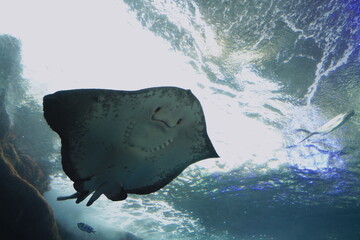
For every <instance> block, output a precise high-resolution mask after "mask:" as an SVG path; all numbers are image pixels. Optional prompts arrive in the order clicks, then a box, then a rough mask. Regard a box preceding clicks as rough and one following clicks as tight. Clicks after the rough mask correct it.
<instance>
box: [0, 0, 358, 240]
mask: <svg viewBox="0 0 360 240" xmlns="http://www.w3.org/2000/svg"><path fill="white" fill-rule="evenodd" d="M84 4H85V3H84V2H81V3H78V4H75V5H74V6H72V8H71V9H73V10H72V11H71V12H70V13H68V18H67V20H66V21H65V22H62V21H58V20H57V21H56V19H57V18H59V17H60V16H57V15H56V12H59V11H55V10H56V9H62V11H66V9H67V7H68V6H71V3H69V2H66V1H65V2H64V3H62V4H58V5H56V6H50V5H45V9H48V12H49V13H52V11H53V12H54V13H53V14H48V15H46V17H48V18H49V22H51V23H55V25H53V26H55V27H56V31H54V35H53V36H54V37H52V36H47V35H46V34H45V35H41V34H40V36H41V38H40V37H39V39H38V42H40V43H46V44H47V45H46V44H40V43H37V44H35V43H34V42H37V41H33V40H34V39H33V38H34V36H32V37H30V36H28V35H26V34H25V33H23V32H21V31H20V32H18V35H17V36H18V37H19V38H20V40H22V44H23V47H24V54H23V57H24V66H25V73H26V74H27V76H28V78H29V79H30V84H33V85H32V87H33V90H32V94H33V96H34V98H41V96H42V95H44V94H45V93H49V92H52V91H55V90H58V89H63V88H75V87H76V88H79V87H106V88H117V89H137V88H143V87H148V86H158V85H175V86H179V87H184V88H190V89H191V90H192V91H193V92H194V94H195V95H196V96H198V98H199V100H200V102H201V103H202V105H203V107H204V111H205V115H206V120H207V122H208V130H209V135H210V138H211V139H212V142H213V143H214V146H215V148H216V149H217V152H218V153H219V155H220V156H221V158H220V159H216V160H214V159H209V160H205V161H202V162H200V163H199V164H196V165H194V166H192V167H190V168H189V169H188V170H186V171H185V172H184V173H183V174H181V175H180V176H179V177H178V178H177V179H175V180H174V181H173V182H172V183H171V184H169V185H168V186H166V187H165V188H164V189H162V190H161V191H159V192H157V193H155V194H151V195H148V196H130V197H129V199H128V200H126V201H124V202H120V203H114V202H110V201H108V200H107V199H105V198H101V199H100V200H99V203H98V202H97V203H96V204H94V206H92V207H91V208H87V207H85V206H83V205H75V204H74V203H73V202H56V201H54V199H55V197H56V196H58V195H66V194H68V193H72V189H71V188H72V186H71V182H70V181H68V180H66V179H65V178H64V176H63V175H62V171H61V170H57V171H56V173H55V174H54V175H53V177H52V179H53V181H52V187H53V190H52V191H51V192H49V193H47V195H46V197H47V199H48V200H49V201H50V203H51V204H52V206H53V207H54V210H55V213H56V215H57V218H58V219H59V221H60V222H62V223H66V224H64V225H65V226H66V228H67V229H68V231H69V232H74V234H79V233H78V232H77V231H78V230H77V229H76V226H75V225H76V222H80V221H81V222H84V221H86V222H88V223H89V224H91V225H92V226H93V227H94V228H95V229H97V231H98V232H101V231H103V232H107V233H109V234H105V235H106V236H104V239H105V238H106V237H109V236H110V235H111V234H110V232H111V231H116V230H122V231H129V232H132V233H133V234H135V235H138V236H139V237H142V238H143V239H145V240H152V239H157V240H159V239H167V240H171V239H174V240H175V239H176V240H181V239H184V240H185V239H199V240H205V239H214V240H229V239H238V240H249V239H253V240H260V239H262V240H305V239H306V240H359V239H360V201H359V199H360V150H359V142H360V61H359V60H360V55H359V51H360V50H359V49H360V48H359V44H360V19H359V16H360V3H359V2H358V1H357V0H353V1H351V0H330V1H320V0H316V1H313V0H303V1H293V0H290V1H285V0H284V1H283V0H279V1H275V0H266V1H260V0H259V1H248V0H245V1H235V0H233V1H231V0H228V1H225V0H224V1H200V0H197V1H190V0H189V1H150V0H149V1H147V0H131V1H130V0H124V2H122V1H118V2H116V1H104V3H103V4H102V5H101V4H98V3H95V2H92V1H91V2H90V3H86V4H88V5H86V6H88V8H84V7H83V6H84ZM15 9H16V8H15ZM64 9H65V10H64ZM95 13H96V14H95ZM53 15H54V17H53ZM79 15H81V16H82V18H81V20H79V18H78V16H79ZM105 15H106V17H105ZM53 19H55V20H53ZM0 26H1V25H0ZM64 26H66V27H65V28H64ZM73 26H74V29H82V30H83V31H77V30H74V29H73V28H72V27H73ZM14 28H15V27H14ZM19 29H21V28H19ZM62 31H64V32H62ZM62 33H65V34H62ZM94 33H97V34H94ZM14 34H15V35H16V32H14ZM44 36H45V37H44ZM64 36H65V37H64ZM44 39H45V40H46V41H45V40H44ZM59 39H61V40H62V41H61V43H59V42H58V40H59ZM56 44H58V45H56ZM39 46H41V47H39ZM54 46H59V47H57V48H56V47H54ZM43 48H45V50H47V51H44V50H43V51H44V52H41V49H43ZM56 49H57V50H56ZM59 49H60V50H59ZM50 50H51V51H53V52H52V54H49V52H50ZM37 52H38V53H39V54H40V56H41V57H38V58H34V57H33V56H34V54H33V53H37ZM89 53H91V54H89ZM70 56H71V57H70ZM89 56H90V57H89ZM89 59H90V60H89ZM65 79H66V80H65ZM99 79H101V80H99ZM106 79H111V81H110V82H108V83H106V84H105V83H104V82H105V81H106ZM138 79H141V80H138ZM32 81H33V82H32ZM39 89H40V90H39ZM348 110H354V111H355V115H354V116H353V117H351V118H350V119H349V120H348V121H347V122H346V123H345V124H344V125H342V126H341V127H339V128H338V129H336V130H334V131H333V132H331V133H329V134H326V135H323V136H322V135H316V136H313V137H312V138H310V139H309V140H307V141H305V142H304V143H301V144H299V141H300V140H301V139H303V138H304V137H305V134H304V133H303V132H297V131H296V129H300V128H306V129H309V130H315V129H316V128H317V127H319V126H321V125H322V124H324V123H326V122H327V121H329V120H330V119H331V118H333V117H335V116H337V115H338V114H340V113H343V112H346V111H348ZM58 153H59V152H55V153H54V154H58ZM58 158H59V156H56V157H52V158H51V161H52V163H53V164H54V165H56V164H59V161H58ZM56 166H57V167H58V168H60V166H59V165H56ZM64 213H69V214H64ZM70 213H71V214H70ZM67 215H69V216H70V217H67ZM84 219H85V220H84ZM74 226H75V227H74ZM78 237H80V238H81V237H82V236H81V235H80V236H78ZM94 239H95V238H94ZM109 239H110V237H109Z"/></svg>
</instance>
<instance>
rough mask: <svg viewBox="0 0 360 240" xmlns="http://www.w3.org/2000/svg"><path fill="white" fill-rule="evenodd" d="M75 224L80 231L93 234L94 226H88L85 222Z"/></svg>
mask: <svg viewBox="0 0 360 240" xmlns="http://www.w3.org/2000/svg"><path fill="white" fill-rule="evenodd" d="M77 226H78V228H79V229H80V230H81V231H83V232H87V233H93V234H95V230H94V228H93V227H91V226H89V225H87V224H86V223H82V222H80V223H78V224H77Z"/></svg>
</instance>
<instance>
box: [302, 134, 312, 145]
mask: <svg viewBox="0 0 360 240" xmlns="http://www.w3.org/2000/svg"><path fill="white" fill-rule="evenodd" d="M314 134H315V133H310V134H309V135H307V136H306V137H305V138H304V139H303V140H301V141H300V142H299V143H302V142H303V141H305V140H306V139H308V138H309V137H311V136H312V135H314Z"/></svg>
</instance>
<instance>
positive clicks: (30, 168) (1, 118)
mask: <svg viewBox="0 0 360 240" xmlns="http://www.w3.org/2000/svg"><path fill="white" fill-rule="evenodd" d="M19 46H20V44H19V41H18V40H17V39H15V38H13V37H10V36H0V239H1V240H22V239H24V240H25V239H26V240H32V239H34V240H35V239H36V240H40V239H41V240H61V237H60V235H59V231H58V227H57V225H56V222H55V220H54V215H53V211H52V209H51V208H50V206H49V205H48V204H47V202H46V201H45V199H44V198H43V196H42V193H43V192H44V191H46V190H47V188H48V176H46V175H45V174H44V173H43V169H42V168H41V167H40V166H39V165H38V164H37V162H36V161H34V160H33V159H32V158H31V157H30V156H28V155H26V154H24V153H22V152H21V151H19V150H18V149H17V148H16V147H15V145H14V143H13V142H14V139H15V137H16V136H14V134H13V132H12V126H11V121H10V118H9V115H8V113H7V109H6V107H7V105H11V104H14V103H11V102H9V99H10V98H9V97H8V95H9V92H11V93H12V97H14V92H15V93H16V94H20V95H21V94H22V93H23V94H25V91H24V88H23V87H22V85H21V84H22V83H21V82H20V81H19V80H21V79H22V76H21V69H22V68H21V64H20V47H19ZM20 95H19V98H21V96H20ZM15 96H16V95H15ZM22 97H24V96H22ZM17 100H19V99H17Z"/></svg>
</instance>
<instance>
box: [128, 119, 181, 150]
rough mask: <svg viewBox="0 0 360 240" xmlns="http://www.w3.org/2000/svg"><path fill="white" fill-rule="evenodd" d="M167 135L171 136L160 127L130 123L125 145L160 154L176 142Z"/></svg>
mask: <svg viewBox="0 0 360 240" xmlns="http://www.w3.org/2000/svg"><path fill="white" fill-rule="evenodd" d="M162 125H163V124H162ZM149 126H150V127H149ZM167 135H169V134H168V133H166V132H163V131H161V130H159V128H158V126H157V127H156V126H155V127H154V126H152V125H151V124H143V125H142V124H137V123H136V122H135V121H130V123H129V124H128V125H127V127H126V129H125V131H124V135H123V144H124V146H127V147H130V148H136V149H138V150H140V151H141V152H145V153H152V152H158V151H161V150H163V149H165V148H167V147H168V146H170V145H171V144H172V143H173V142H174V138H173V137H171V136H167ZM170 135H171V134H170Z"/></svg>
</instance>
